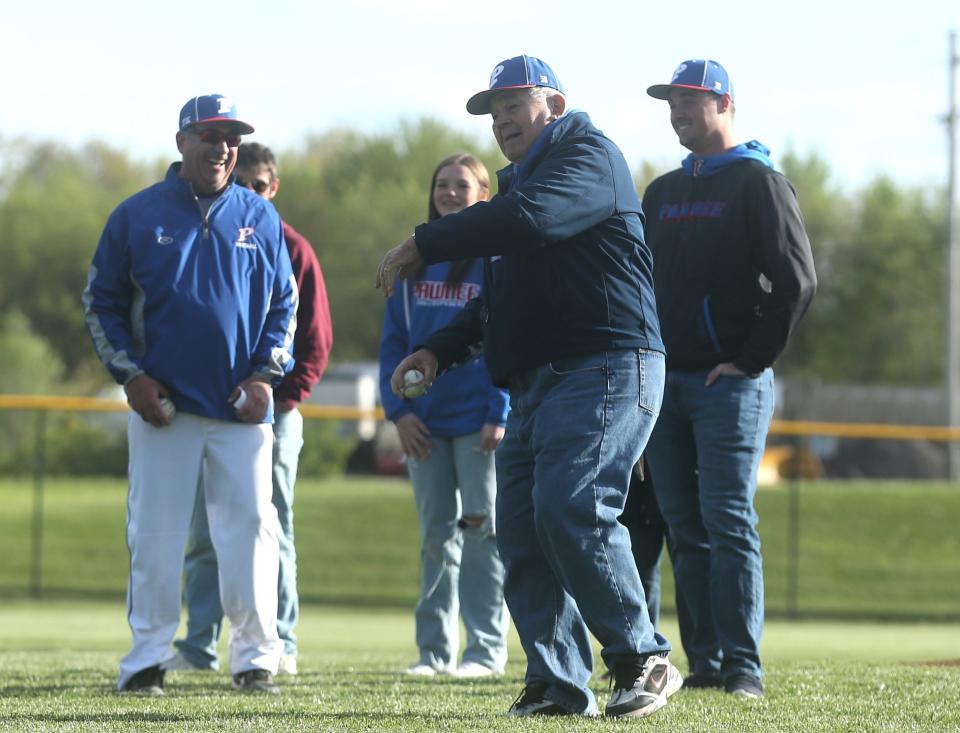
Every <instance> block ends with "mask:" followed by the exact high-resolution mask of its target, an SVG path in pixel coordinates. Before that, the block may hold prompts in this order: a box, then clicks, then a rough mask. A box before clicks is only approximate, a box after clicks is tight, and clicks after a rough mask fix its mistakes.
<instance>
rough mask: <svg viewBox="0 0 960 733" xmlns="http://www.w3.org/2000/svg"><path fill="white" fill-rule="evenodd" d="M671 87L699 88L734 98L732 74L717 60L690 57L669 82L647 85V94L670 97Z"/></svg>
mask: <svg viewBox="0 0 960 733" xmlns="http://www.w3.org/2000/svg"><path fill="white" fill-rule="evenodd" d="M671 89H699V90H700V91H704V92H713V93H714V94H719V95H721V96H723V95H724V94H729V95H730V99H733V82H732V81H730V75H729V74H728V73H727V70H726V69H724V68H723V67H722V66H721V65H720V64H718V63H717V62H716V61H711V60H710V59H690V60H689V61H684V62H683V63H682V64H680V65H679V66H678V67H677V68H676V70H675V71H674V72H673V79H671V80H670V83H669V84H654V85H653V86H652V87H647V94H649V95H650V96H651V97H654V98H655V99H669V98H670V90H671Z"/></svg>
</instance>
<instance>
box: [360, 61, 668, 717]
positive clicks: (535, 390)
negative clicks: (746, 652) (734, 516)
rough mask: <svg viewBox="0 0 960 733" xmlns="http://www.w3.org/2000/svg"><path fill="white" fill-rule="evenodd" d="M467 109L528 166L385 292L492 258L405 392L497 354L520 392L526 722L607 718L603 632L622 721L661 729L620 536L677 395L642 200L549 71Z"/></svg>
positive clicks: (513, 527)
mask: <svg viewBox="0 0 960 733" xmlns="http://www.w3.org/2000/svg"><path fill="white" fill-rule="evenodd" d="M467 110H468V111H469V112H470V113H472V114H490V115H491V117H492V121H493V133H494V136H495V137H496V140H497V143H498V144H499V145H500V149H501V150H502V151H503V154H504V155H505V156H506V158H507V159H508V160H510V161H511V165H510V166H508V167H507V168H505V169H504V170H502V171H500V173H499V176H498V177H499V193H498V194H497V196H495V197H494V198H493V199H492V200H491V201H489V202H480V203H478V204H476V205H474V206H472V207H470V208H468V209H465V210H464V211H461V212H459V213H457V214H451V215H449V216H446V217H443V218H442V219H439V220H437V221H435V222H431V223H428V224H422V225H420V226H418V227H417V228H416V231H415V234H414V236H413V237H410V238H408V239H407V240H406V241H405V242H403V243H402V244H401V245H399V246H397V247H395V248H394V249H393V250H391V251H390V252H388V253H387V255H386V256H385V258H384V260H383V262H382V263H381V265H380V269H379V271H378V274H377V282H378V285H379V286H381V287H383V289H384V290H385V292H386V293H387V294H390V293H391V292H392V291H393V288H394V285H395V281H396V277H397V276H398V275H399V276H401V277H403V276H406V275H408V274H409V273H410V272H412V271H413V270H415V268H416V267H418V266H419V264H420V262H421V261H426V262H428V263H432V262H439V261H443V260H451V259H463V258H467V257H485V258H486V261H485V284H484V290H483V293H482V295H481V296H480V298H478V299H476V300H473V301H471V302H470V303H469V304H468V305H467V307H466V308H465V309H464V310H463V311H462V312H461V314H460V315H459V316H458V317H457V318H456V319H455V320H454V321H453V322H452V323H451V324H450V325H449V326H448V327H446V328H444V329H441V330H440V331H437V332H435V333H434V334H432V335H431V336H429V337H428V338H427V339H426V341H425V342H424V344H423V347H422V348H420V349H419V350H417V351H415V352H414V353H413V354H411V355H410V356H408V357H407V358H406V359H404V360H403V361H402V362H401V363H400V365H399V366H398V367H397V370H396V371H395V372H394V375H393V378H392V380H391V387H392V388H393V391H394V392H395V393H397V394H400V391H401V387H402V385H403V374H404V373H405V372H406V370H408V369H419V370H420V371H422V372H424V374H425V378H426V381H427V382H428V383H429V382H432V381H433V379H434V377H435V375H436V374H437V372H438V370H439V371H442V370H446V369H448V368H450V367H451V366H453V365H454V364H456V363H458V362H462V361H465V360H467V359H469V358H471V357H472V356H475V355H476V354H477V353H479V352H480V351H481V350H482V353H483V355H484V358H485V360H486V363H487V368H488V369H489V371H490V374H491V376H492V378H493V381H494V383H495V384H497V385H501V386H505V387H509V389H510V402H511V405H512V411H511V413H510V416H509V417H508V419H507V429H506V435H505V437H504V440H503V443H501V445H500V448H499V449H498V450H497V507H496V516H497V527H496V529H497V542H498V546H499V550H500V555H501V558H502V560H503V563H504V569H505V586H504V594H505V597H506V600H507V605H508V607H509V609H510V613H511V615H512V617H513V620H514V623H515V625H516V628H517V631H518V633H519V636H520V640H521V642H522V644H523V648H524V651H525V652H526V656H527V672H526V680H525V681H526V686H525V688H524V690H523V692H522V693H521V695H520V696H519V697H518V698H517V700H516V702H514V704H513V706H512V707H511V708H510V712H509V714H510V715H512V716H526V715H569V714H582V715H594V714H596V712H597V707H596V701H595V699H594V696H593V693H592V692H591V690H590V688H589V686H588V682H589V680H590V676H591V673H592V670H593V661H592V654H591V640H590V634H589V632H592V633H593V635H594V636H595V637H596V638H597V639H598V640H599V641H600V643H601V644H602V646H603V649H602V655H603V658H604V661H605V662H606V664H607V666H608V667H609V668H610V669H611V670H613V674H614V680H615V684H614V688H615V689H614V691H613V694H612V696H611V698H610V700H609V702H608V703H607V706H606V714H607V715H609V716H616V717H621V716H622V717H643V716H646V715H650V714H651V713H653V712H655V711H657V710H659V709H660V708H662V707H663V706H664V705H665V704H666V702H667V697H668V696H669V695H671V694H672V693H673V692H675V691H676V690H677V689H679V687H680V684H681V681H682V680H681V678H680V674H679V672H678V671H677V670H676V669H675V668H674V667H673V666H672V665H671V664H670V662H669V661H668V660H667V658H666V655H667V653H668V652H669V650H670V645H669V643H668V642H667V640H666V639H665V638H663V637H662V636H661V635H660V634H658V633H656V632H655V631H654V629H653V626H652V625H651V623H650V619H649V617H648V615H647V609H646V604H645V598H644V594H643V588H642V586H641V583H640V578H639V576H638V574H637V569H636V565H635V563H634V560H633V556H632V555H631V552H630V539H629V535H628V532H627V530H626V528H625V527H623V525H621V524H619V523H618V522H617V517H618V515H619V514H620V513H621V511H622V510H623V506H624V501H625V499H626V494H627V486H628V484H629V479H630V472H631V470H632V468H633V465H634V464H635V463H636V462H637V459H638V458H639V456H640V453H641V451H642V449H643V447H644V444H645V443H646V441H647V438H648V436H649V434H650V431H651V429H652V427H653V423H654V421H655V419H656V416H657V413H658V411H659V409H660V402H661V399H662V393H663V379H664V356H663V344H662V343H661V340H660V329H659V324H658V321H657V315H656V307H655V304H654V298H653V285H652V273H651V269H652V263H651V260H650V253H649V251H648V250H647V248H646V246H645V244H644V241H643V217H642V214H641V212H640V201H639V200H638V198H637V193H636V189H635V188H634V184H633V179H632V177H631V175H630V171H629V169H628V167H627V164H626V161H625V160H624V158H623V154H622V153H621V152H620V150H619V149H618V148H617V147H616V145H614V144H613V143H612V142H611V141H610V140H609V139H607V138H606V137H604V136H603V134H602V133H601V132H600V131H599V130H597V128H595V127H594V126H593V124H592V123H591V122H590V119H589V117H588V116H587V115H586V114H585V113H584V112H579V111H571V112H568V111H567V104H566V99H565V97H564V94H563V88H562V87H561V85H560V83H559V81H558V80H557V78H556V76H555V75H554V73H553V71H552V70H551V69H550V67H549V66H547V64H545V63H544V62H542V61H541V60H539V59H537V58H534V57H531V56H517V57H514V58H510V59H507V60H506V61H503V62H501V63H500V64H498V65H497V66H496V67H495V68H494V70H493V74H492V75H491V78H490V84H489V88H488V89H485V90H484V91H481V92H479V93H477V94H475V95H474V96H473V97H471V98H470V100H469V101H468V102H467ZM588 629H589V632H588Z"/></svg>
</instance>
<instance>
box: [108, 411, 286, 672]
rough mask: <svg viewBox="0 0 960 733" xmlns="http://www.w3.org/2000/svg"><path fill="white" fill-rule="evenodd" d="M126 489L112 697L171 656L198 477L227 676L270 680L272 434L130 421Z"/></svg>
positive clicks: (185, 422)
mask: <svg viewBox="0 0 960 733" xmlns="http://www.w3.org/2000/svg"><path fill="white" fill-rule="evenodd" d="M127 435H128V437H129V445H130V469H129V473H130V491H129V494H128V499H127V546H128V548H129V550H130V577H129V583H128V586H127V619H128V621H129V623H130V630H131V632H132V635H133V644H132V646H131V648H130V651H129V652H128V653H127V654H126V656H124V658H123V659H122V660H121V661H120V677H119V680H118V682H117V686H118V688H119V689H121V690H122V689H123V687H124V685H125V684H126V683H127V681H128V680H129V679H130V677H132V676H133V675H134V674H136V673H137V672H139V671H140V670H142V669H145V668H147V667H152V666H153V665H155V664H162V663H163V662H165V661H167V660H168V659H169V658H170V657H172V656H173V652H172V649H171V646H170V644H171V642H172V641H173V637H174V635H175V634H176V632H177V627H178V626H179V624H180V597H181V588H182V573H183V554H184V549H185V547H186V542H187V535H188V533H189V529H190V517H191V514H192V513H193V505H194V499H195V496H196V491H197V482H198V479H199V478H200V476H201V471H202V472H203V474H202V475H203V485H204V490H205V494H206V505H207V518H208V520H209V525H210V538H211V540H212V541H213V547H214V549H215V550H216V553H217V562H218V565H219V568H220V599H221V602H222V605H223V611H224V614H225V615H226V616H227V618H228V619H229V620H230V642H229V649H230V672H231V674H237V673H239V672H245V671H247V670H250V669H266V670H269V671H270V672H272V673H276V671H277V664H278V663H279V660H280V655H281V653H282V651H283V642H282V641H281V640H280V638H279V636H278V635H277V572H278V570H277V569H278V566H279V549H278V544H277V531H278V521H277V511H276V509H275V508H274V506H273V503H272V502H271V496H272V493H273V483H272V478H271V461H272V448H273V431H272V430H271V426H270V425H248V424H244V423H231V422H225V421H222V420H212V419H210V418H205V417H198V416H196V415H190V414H187V413H183V412H179V413H177V414H176V416H175V417H174V418H173V421H172V423H171V424H170V425H168V426H166V427H163V428H155V427H153V426H152V425H150V424H149V423H147V422H145V421H144V420H143V419H142V418H141V417H140V416H139V415H137V414H136V413H131V414H130V419H129V422H128V424H127Z"/></svg>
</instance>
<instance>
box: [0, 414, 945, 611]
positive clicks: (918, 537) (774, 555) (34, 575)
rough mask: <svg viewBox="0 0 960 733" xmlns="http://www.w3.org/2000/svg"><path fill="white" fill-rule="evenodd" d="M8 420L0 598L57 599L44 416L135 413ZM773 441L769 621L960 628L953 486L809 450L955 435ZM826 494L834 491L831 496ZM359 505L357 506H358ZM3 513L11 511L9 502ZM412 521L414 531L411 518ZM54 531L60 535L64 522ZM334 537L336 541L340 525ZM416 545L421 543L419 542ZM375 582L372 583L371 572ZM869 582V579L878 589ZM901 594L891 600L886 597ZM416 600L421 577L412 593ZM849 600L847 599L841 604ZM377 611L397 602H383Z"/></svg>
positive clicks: (765, 516)
mask: <svg viewBox="0 0 960 733" xmlns="http://www.w3.org/2000/svg"><path fill="white" fill-rule="evenodd" d="M2 410H21V411H29V412H30V413H32V415H33V418H34V419H33V424H32V429H33V431H34V436H33V443H34V465H33V475H32V479H28V480H27V482H24V481H20V482H19V484H18V485H19V486H20V490H21V491H22V490H24V486H25V485H26V483H31V494H32V498H31V505H30V508H29V511H28V512H25V513H24V514H25V517H26V515H27V514H28V515H29V519H28V521H29V528H30V529H29V534H28V537H25V538H24V539H26V540H27V541H26V543H25V545H26V547H21V548H20V551H21V552H23V553H25V554H26V556H27V557H28V560H27V562H26V563H24V565H25V568H24V570H25V571H26V572H25V577H23V583H22V585H19V584H18V583H17V581H16V579H15V578H16V577H19V575H18V574H16V573H14V574H9V575H6V576H5V577H0V590H2V589H3V588H4V586H6V587H7V589H8V590H11V591H13V592H18V591H19V592H21V593H26V594H29V595H30V596H33V597H36V598H40V597H45V596H47V595H50V594H51V593H53V594H56V592H57V585H56V584H55V583H54V584H51V583H49V582H48V581H47V580H46V578H45V573H44V569H45V567H46V566H48V565H49V566H53V565H56V564H57V563H56V562H55V561H54V560H53V559H52V558H49V557H45V551H46V552H48V553H49V552H51V551H52V550H50V549H49V548H51V547H55V546H57V545H58V544H59V543H58V542H54V541H52V540H51V539H50V538H49V537H45V534H46V533H47V532H48V531H49V528H48V524H50V523H51V522H49V521H48V520H47V518H46V515H47V499H46V491H45V487H46V484H47V480H48V476H47V473H48V472H47V465H46V451H45V445H46V432H47V424H48V416H49V415H50V414H51V413H53V412H91V413H111V412H112V413H123V412H126V411H128V407H127V405H126V404H125V403H124V402H122V401H119V400H110V399H102V398H86V397H53V396H34V395H0V411H2ZM301 411H302V412H303V414H304V417H305V418H307V419H311V420H327V421H329V420H334V421H356V420H365V419H366V420H369V419H375V420H377V421H382V420H383V413H382V410H381V409H379V408H375V409H366V410H364V409H358V408H356V407H350V406H324V405H303V406H301ZM770 432H771V444H772V445H771V446H770V447H769V448H768V452H767V456H766V457H765V461H764V464H765V465H764V469H765V470H766V471H767V472H768V475H767V477H766V481H767V483H770V484H771V485H772V486H773V487H775V488H772V489H771V490H770V492H765V491H763V490H762V491H761V492H760V494H759V495H758V511H759V513H760V516H761V529H762V534H763V535H764V537H763V541H764V562H765V565H766V567H767V569H768V579H767V585H768V609H769V610H770V611H771V613H772V614H773V615H784V616H787V617H792V618H804V617H813V616H819V617H837V618H891V619H893V618H896V619H916V620H941V619H942V620H956V619H958V618H960V539H958V535H960V532H958V531H957V530H956V519H957V517H958V516H960V486H958V485H954V484H951V483H949V482H916V483H915V484H913V485H910V484H897V485H896V486H895V487H893V488H891V487H889V486H887V485H886V484H885V483H884V482H873V483H871V482H863V481H861V482H851V483H849V484H844V483H842V482H839V483H838V482H833V483H830V482H818V481H817V480H816V479H817V477H818V476H819V475H820V472H821V470H822V469H821V467H820V466H819V465H818V464H817V461H816V457H815V456H814V455H813V454H812V452H811V450H810V447H809V442H810V441H811V440H813V439H822V438H825V437H828V438H834V439H850V438H855V439H869V440H907V441H932V442H939V443H948V442H950V441H956V440H960V430H958V429H951V428H945V427H939V426H920V425H889V424H887V425H881V424H859V423H835V422H817V421H798V420H775V421H774V422H773V423H772V424H771V431H770ZM398 483H399V482H398ZM0 485H2V484H0ZM11 485H12V484H11ZM404 485H405V484H404ZM58 486H59V485H58ZM824 486H829V487H830V488H829V489H828V490H824ZM847 486H849V489H848V488H845V487H847ZM58 496H59V494H58ZM2 499H3V498H2V497H0V500H2ZM357 499H358V501H360V500H361V498H360V497H359V495H358V497H357ZM299 501H300V499H299V498H298V502H299ZM404 501H405V497H404ZM3 504H4V505H8V502H7V501H6V500H4V501H3ZM405 517H406V521H409V520H410V518H411V515H405ZM871 517H872V518H871ZM53 524H54V525H55V526H59V525H58V523H57V522H53ZM298 527H299V525H298ZM58 531H59V530H58ZM331 531H336V528H335V526H332V527H331ZM410 537H411V538H412V540H411V541H412V542H413V543H414V544H415V542H416V539H415V531H413V532H412V534H411V535H410ZM299 543H300V540H298V545H299ZM384 550H385V552H386V551H388V550H387V548H384ZM914 555H915V556H914ZM410 559H411V563H412V567H413V570H412V571H411V572H413V573H414V574H415V572H416V558H415V556H413V555H412V556H411V558H410ZM369 561H370V562H371V563H373V564H375V563H376V562H377V558H376V557H375V556H372V557H371V558H370V559H369ZM325 572H326V571H325ZM371 572H374V573H375V568H374V569H371ZM871 574H872V575H873V576H874V577H872V578H871V577H870V576H871ZM664 575H665V598H664V607H665V610H667V611H668V612H669V611H670V610H672V597H671V593H672V582H670V578H669V575H670V572H669V569H668V568H667V569H665V573H664ZM324 583H329V579H326V580H323V581H320V580H319V579H318V582H317V587H316V588H315V589H312V588H310V587H307V588H306V589H305V592H304V596H305V597H306V598H307V599H310V598H313V599H314V600H319V601H333V602H336V601H337V600H338V599H337V598H335V597H332V596H330V595H329V594H327V593H326V592H325V591H324ZM18 586H19V587H18ZM825 586H829V587H830V588H832V590H830V591H828V593H827V595H828V596H829V599H830V600H828V599H827V598H824V597H822V594H823V592H824V590H823V588H824V587H825ZM71 587H72V586H71ZM83 587H86V586H82V587H80V588H79V589H75V590H77V594H79V595H83ZM894 587H895V588H896V592H895V593H890V590H891V589H893V588H894ZM845 589H846V590H845ZM937 589H939V592H937ZM88 590H89V592H90V594H91V595H100V596H102V595H110V594H112V593H116V592H117V587H116V586H115V585H114V586H113V587H112V588H111V587H107V586H96V585H95V584H91V585H90V587H89V588H88ZM928 590H929V591H930V592H928ZM414 591H415V578H414V580H413V581H412V582H411V589H410V593H413V592H414ZM405 593H406V591H398V594H397V595H396V596H395V597H392V598H393V601H396V602H397V603H401V604H406V603H408V602H410V601H411V600H412V598H413V596H412V595H411V596H410V597H409V598H408V597H407V596H406V595H405ZM844 593H848V594H849V596H850V597H849V598H844ZM818 595H819V596H821V597H818ZM372 597H373V596H371V598H372ZM381 600H385V601H386V602H391V601H390V598H387V597H383V598H382V599H381ZM771 601H773V602H771Z"/></svg>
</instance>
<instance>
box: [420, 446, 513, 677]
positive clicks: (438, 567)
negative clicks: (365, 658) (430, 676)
mask: <svg viewBox="0 0 960 733" xmlns="http://www.w3.org/2000/svg"><path fill="white" fill-rule="evenodd" d="M430 442H431V443H432V446H433V447H432V449H431V452H430V456H429V457H428V458H425V459H420V460H417V459H414V458H411V459H408V462H407V467H408V469H409V472H410V480H411V481H412V483H413V495H414V498H415V500H416V504H417V516H418V517H419V520H420V542H421V544H420V562H421V566H420V571H421V575H420V598H419V600H418V601H417V609H416V616H415V618H416V641H417V647H418V648H419V650H420V660H419V663H421V664H426V665H428V666H430V667H433V668H434V669H436V670H446V669H448V668H449V667H450V666H452V665H453V664H454V662H455V661H456V658H457V647H458V646H459V636H460V629H459V626H460V624H459V616H460V615H462V616H463V625H464V628H465V629H466V632H467V639H466V642H467V643H466V647H465V649H464V652H463V661H464V662H476V663H477V664H482V665H483V666H484V667H488V668H489V669H492V670H495V671H497V672H501V671H503V667H504V665H505V664H506V661H507V623H508V621H507V609H506V606H505V605H504V601H503V565H502V563H501V562H500V555H499V554H498V553H497V537H496V534H495V532H494V526H495V524H494V509H495V507H494V500H495V497H496V493H497V478H496V470H495V468H494V461H493V455H492V454H488V453H481V452H480V451H479V450H478V446H479V444H480V433H479V432H477V433H472V434H470V435H462V436H458V437H456V438H438V437H436V436H432V437H431V438H430ZM461 517H464V518H468V517H476V518H480V517H484V518H485V519H484V520H483V521H482V523H481V524H480V525H479V526H469V524H467V523H466V522H463V523H461V524H460V525H459V526H458V522H459V520H460V519H461ZM464 525H465V526H464Z"/></svg>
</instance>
